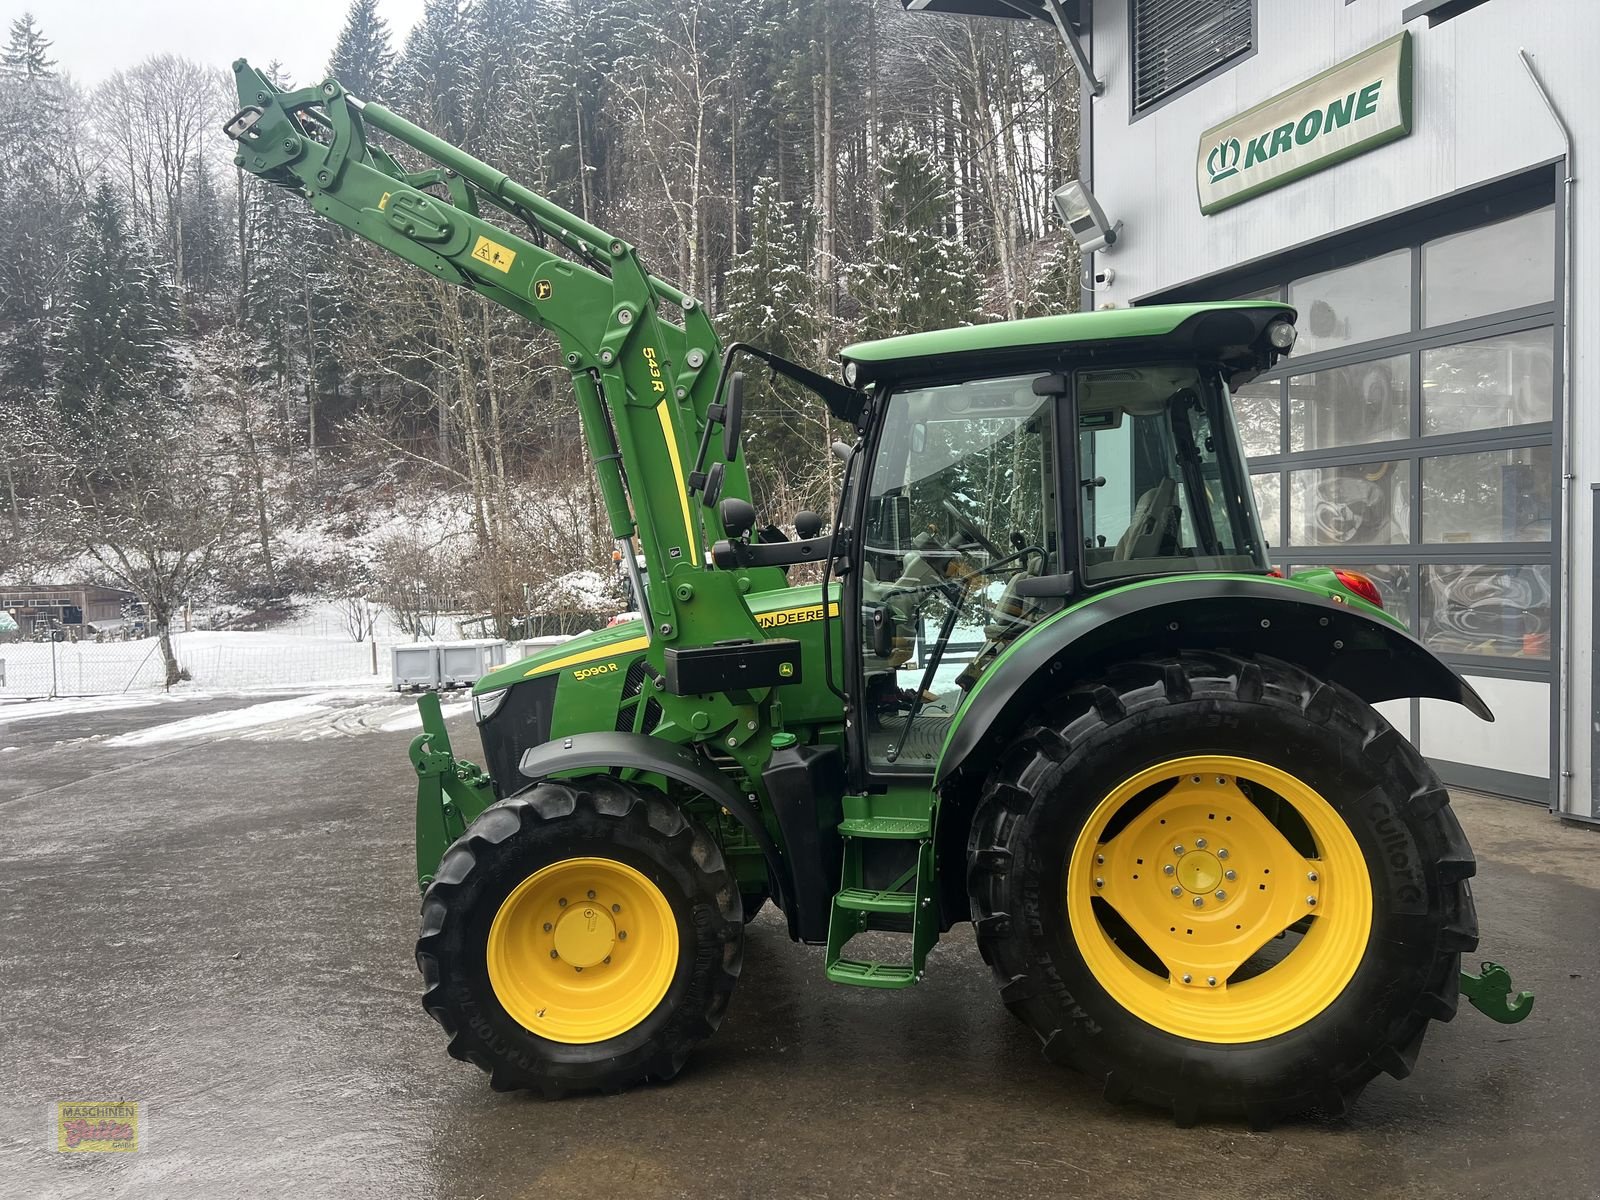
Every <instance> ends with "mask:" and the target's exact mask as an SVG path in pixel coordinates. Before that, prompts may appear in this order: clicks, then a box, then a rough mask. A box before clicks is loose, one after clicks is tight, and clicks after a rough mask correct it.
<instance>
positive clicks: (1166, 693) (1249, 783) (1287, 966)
mask: <svg viewBox="0 0 1600 1200" xmlns="http://www.w3.org/2000/svg"><path fill="white" fill-rule="evenodd" d="M970 851H971V853H970V856H969V857H970V868H969V878H970V881H971V891H972V905H973V920H974V922H975V923H976V926H977V931H978V940H979V945H980V947H981V949H982V950H983V954H984V957H985V959H986V960H987V961H988V962H989V963H990V965H991V967H992V968H993V969H994V972H995V975H996V977H997V978H998V980H999V981H1000V983H1001V995H1002V997H1003V998H1004V1000H1005V1003H1006V1004H1007V1005H1008V1006H1009V1007H1010V1008H1011V1009H1012V1011H1013V1012H1015V1013H1016V1014H1017V1015H1018V1016H1020V1017H1021V1018H1022V1019H1023V1020H1024V1021H1025V1022H1026V1023H1027V1024H1028V1025H1030V1026H1031V1027H1032V1028H1033V1030H1034V1031H1035V1032H1036V1033H1037V1034H1038V1035H1039V1037H1040V1039H1041V1041H1042V1042H1043V1044H1044V1050H1045V1053H1046V1055H1047V1056H1048V1057H1049V1058H1051V1059H1052V1060H1054V1061H1057V1062H1060V1063H1063V1064H1066V1065H1070V1066H1073V1067H1076V1068H1077V1069H1079V1070H1081V1071H1083V1072H1085V1073H1087V1074H1089V1075H1090V1076H1091V1077H1093V1078H1095V1079H1096V1080H1099V1081H1101V1082H1102V1083H1103V1085H1104V1088H1105V1092H1106V1095H1107V1096H1108V1097H1109V1098H1111V1099H1113V1100H1123V1099H1126V1100H1134V1101H1140V1102H1144V1103H1148V1104H1152V1105H1156V1106H1159V1107H1162V1108H1165V1109H1169V1110H1170V1111H1171V1112H1172V1113H1173V1115H1174V1117H1175V1118H1176V1119H1177V1120H1178V1122H1179V1123H1180V1124H1189V1123H1192V1122H1194V1121H1196V1120H1199V1119H1202V1118H1219V1117H1220V1118H1236V1117H1242V1118H1244V1119H1246V1120H1248V1121H1249V1122H1250V1123H1251V1124H1252V1125H1254V1126H1257V1127H1265V1126H1268V1125H1270V1124H1272V1123H1273V1122H1274V1121H1276V1120H1277V1119H1279V1118H1282V1117H1286V1116H1289V1115H1292V1114H1295V1113H1299V1112H1302V1111H1306V1110H1311V1109H1319V1110H1322V1111H1331V1112H1342V1111H1344V1109H1345V1107H1346V1106H1347V1105H1348V1103H1349V1102H1350V1101H1352V1100H1353V1099H1354V1098H1355V1096H1356V1095H1357V1094H1358V1093H1359V1092H1360V1091H1361V1089H1362V1088H1363V1087H1364V1086H1365V1085H1366V1084H1367V1082H1368V1081H1370V1080H1371V1079H1372V1078H1373V1077H1374V1076H1376V1075H1377V1074H1378V1073H1379V1072H1380V1071H1387V1072H1389V1073H1390V1074H1391V1075H1394V1076H1395V1077H1397V1078H1402V1077H1404V1076H1405V1075H1407V1074H1408V1073H1409V1072H1410V1070H1411V1067H1412V1065H1413V1064H1414V1063H1415V1061H1416V1057H1417V1052H1418V1049H1419V1047H1420V1046H1421V1043H1422V1037H1423V1034H1424V1032H1425V1030H1426V1028H1427V1025H1428V1022H1429V1020H1449V1019H1450V1017H1451V1016H1453V1015H1454V1012H1455V1005H1456V977H1457V971H1458V970H1459V967H1460V956H1461V952H1462V951H1464V950H1471V949H1473V948H1474V947H1475V946H1476V943H1477V920H1476V915H1475V913H1474V910H1473V906H1472V896H1471V892H1470V889H1469V886H1468V884H1467V882H1466V880H1467V878H1468V877H1469V876H1470V875H1472V873H1473V871H1474V868H1475V864H1474V861H1473V858H1472V852H1471V849H1470V848H1469V847H1468V845H1467V842H1466V838H1465V836H1464V835H1463V834H1462V832H1461V827H1460V825H1459V824H1457V822H1456V819H1455V816H1454V815H1453V814H1452V813H1451V811H1450V808H1449V798H1448V795H1447V793H1446V792H1445V790H1444V788H1443V787H1442V786H1441V785H1440V783H1439V781H1438V779H1437V778H1436V777H1435V776H1434V774H1433V772H1432V771H1431V770H1430V769H1429V768H1428V766H1427V765H1426V763H1425V762H1424V761H1423V760H1422V758H1421V757H1420V756H1419V755H1418V754H1417V752H1416V751H1415V750H1414V749H1413V748H1412V746H1411V745H1410V744H1409V743H1408V742H1407V741H1406V740H1405V739H1404V738H1402V737H1401V736H1400V735H1399V734H1397V733H1396V732H1395V731H1394V730H1393V729H1392V728H1391V727H1390V726H1389V725H1388V724H1387V723H1386V722H1385V721H1384V720H1383V718H1382V717H1381V716H1379V715H1378V714H1377V713H1376V712H1375V711H1374V710H1373V709H1372V708H1371V707H1370V706H1369V705H1367V704H1366V703H1365V702H1363V701H1362V700H1360V699H1359V698H1358V697H1356V696H1355V695H1353V694H1352V693H1350V692H1348V691H1346V690H1345V689H1343V688H1341V687H1339V686H1338V685H1336V684H1331V683H1326V682H1322V681H1320V680H1318V679H1315V678H1313V677H1312V676H1310V675H1308V674H1306V673H1305V672H1304V671H1302V670H1300V669H1299V668H1297V667H1294V666H1291V665H1290V664H1288V663H1284V662H1279V661H1277V660H1274V659H1269V658H1264V657H1258V658H1250V657H1231V656H1226V655H1221V654H1193V655H1191V654H1184V655H1182V656H1181V657H1177V658H1166V659H1153V660H1143V661H1138V662H1133V663H1128V664H1124V665H1122V666H1119V667H1117V668H1115V669H1114V670H1113V671H1112V672H1110V674H1109V676H1108V677H1107V678H1106V679H1105V680H1104V681H1103V682H1100V683H1096V684H1091V685H1084V686H1080V687H1077V688H1074V689H1071V690H1070V691H1069V693H1068V694H1067V695H1066V696H1065V697H1064V698H1063V700H1062V702H1061V704H1060V705H1059V707H1057V708H1056V709H1054V710H1052V711H1051V712H1049V713H1040V714H1036V716H1035V718H1034V721H1033V724H1032V727H1031V728H1028V729H1026V731H1025V732H1024V733H1023V734H1022V735H1021V736H1020V737H1019V738H1018V739H1017V740H1016V741H1015V742H1014V743H1013V744H1012V745H1011V747H1010V748H1009V749H1008V750H1007V751H1006V752H1005V753H1004V754H1003V755H1002V757H1001V759H1000V761H999V763H998V764H997V766H996V768H995V770H994V772H993V773H992V775H991V777H990V780H989V782H988V785H987V788H986V791H985V795H984V800H983V803H982V805H981V806H980V810H979V813H978V817H977V819H976V821H975V822H974V826H973V833H972V840H971V845H970Z"/></svg>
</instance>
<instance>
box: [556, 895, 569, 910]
mask: <svg viewBox="0 0 1600 1200" xmlns="http://www.w3.org/2000/svg"><path fill="white" fill-rule="evenodd" d="M556 903H557V904H559V905H560V906H561V907H562V908H565V907H566V906H567V898H566V897H565V896H563V897H561V899H559V900H557V901H556Z"/></svg>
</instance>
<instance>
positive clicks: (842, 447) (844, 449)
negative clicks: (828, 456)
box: [831, 442, 850, 462]
mask: <svg viewBox="0 0 1600 1200" xmlns="http://www.w3.org/2000/svg"><path fill="white" fill-rule="evenodd" d="M831 449H832V450H833V456H834V457H835V458H837V459H838V460H839V461H840V462H849V461H850V443H849V442H835V443H833V446H832V447H831Z"/></svg>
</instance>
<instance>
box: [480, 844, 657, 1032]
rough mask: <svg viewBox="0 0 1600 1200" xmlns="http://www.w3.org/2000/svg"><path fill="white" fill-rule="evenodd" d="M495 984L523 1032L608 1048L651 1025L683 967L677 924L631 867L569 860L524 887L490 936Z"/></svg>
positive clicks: (502, 907)
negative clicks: (622, 1036) (638, 1027)
mask: <svg viewBox="0 0 1600 1200" xmlns="http://www.w3.org/2000/svg"><path fill="white" fill-rule="evenodd" d="M488 961H489V983H490V984H491V985H492V986H493V988H494V994H495V997H496V998H497V999H498V1000H499V1001H500V1006H501V1007H502V1008H504V1009H505V1010H506V1012H507V1013H508V1014H509V1015H510V1016H511V1017H512V1018H513V1019H514V1020H516V1021H517V1022H518V1023H519V1024H521V1025H522V1026H523V1027H524V1028H526V1029H529V1030H531V1031H532V1032H534V1033H536V1034H538V1035H539V1036H540V1037H545V1038H549V1039H550V1040H551V1041H554V1042H569V1043H588V1042H603V1041H605V1040H606V1039H607V1038H614V1037H616V1036H618V1035H619V1034H623V1033H626V1032H627V1031H628V1030H630V1029H632V1028H633V1027H634V1026H636V1025H638V1024H639V1022H641V1021H643V1020H644V1019H645V1018H646V1017H648V1016H649V1015H650V1014H651V1013H652V1012H654V1011H655V1009H656V1006H657V1005H658V1004H660V1003H661V999H662V997H663V996H665V995H666V994H667V988H668V987H670V986H671V984H672V977H673V974H674V973H675V972H676V970H677V966H678V923H677V921H676V919H674V917H673V913H672V905H671V904H669V903H668V901H667V898H666V896H665V895H663V894H662V892H661V889H660V888H658V887H657V886H656V885H655V884H654V883H652V882H651V881H650V880H649V879H648V878H646V877H645V876H644V875H643V874H642V873H640V872H639V871H636V870H635V869H634V868H633V867H630V866H629V865H628V864H627V863H622V862H617V861H616V860H615V859H610V858H569V859H565V860H563V861H561V862H558V863H551V864H550V865H549V866H548V867H544V868H541V869H540V870H538V871H535V872H534V873H533V874H532V875H530V876H528V878H526V879H524V880H523V881H522V882H521V883H519V884H518V885H517V886H516V888H515V889H514V890H513V891H512V893H511V894H510V895H509V896H507V897H506V898H505V902H504V903H503V904H501V905H500V911H499V912H497V913H495V917H494V923H493V924H492V925H491V926H490V927H489V948H488Z"/></svg>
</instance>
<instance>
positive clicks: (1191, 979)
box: [1183, 975, 1194, 983]
mask: <svg viewBox="0 0 1600 1200" xmlns="http://www.w3.org/2000/svg"><path fill="white" fill-rule="evenodd" d="M1183 981H1184V982H1185V983H1193V982H1194V976H1193V975H1185V976H1184V977H1183Z"/></svg>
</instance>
